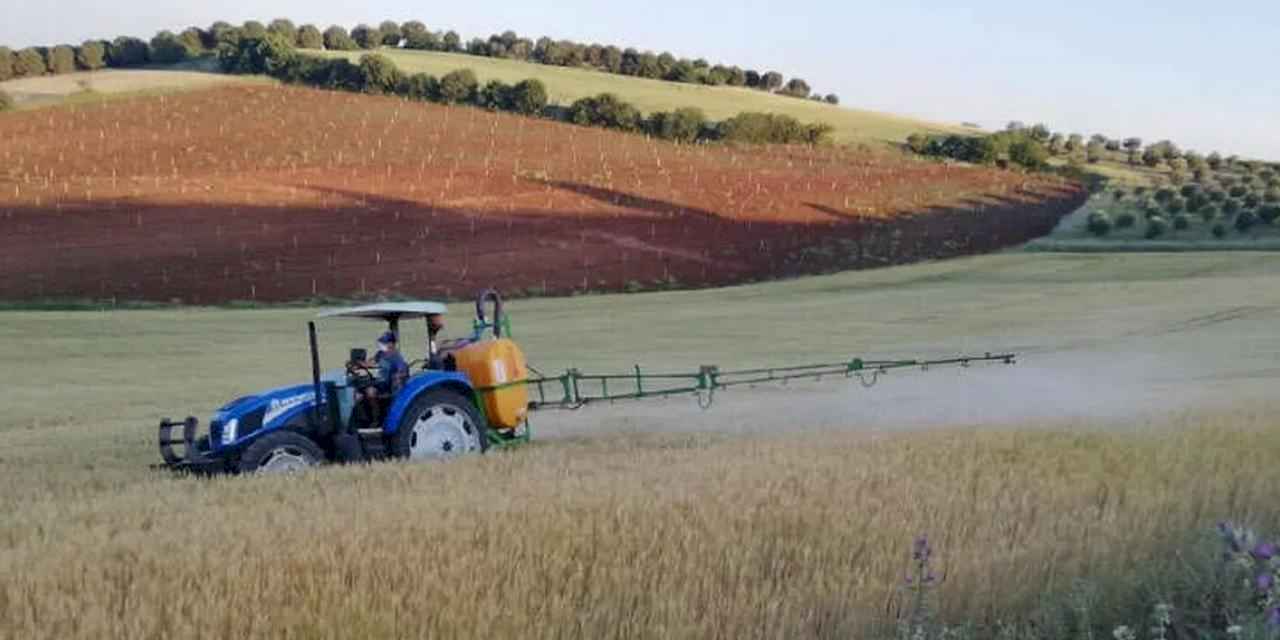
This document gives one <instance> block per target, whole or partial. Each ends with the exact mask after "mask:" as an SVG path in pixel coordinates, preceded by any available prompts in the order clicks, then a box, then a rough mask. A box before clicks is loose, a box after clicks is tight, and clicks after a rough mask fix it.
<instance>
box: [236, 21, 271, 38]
mask: <svg viewBox="0 0 1280 640" xmlns="http://www.w3.org/2000/svg"><path fill="white" fill-rule="evenodd" d="M240 36H241V37H243V38H255V39H261V38H265V37H267V25H265V24H262V23H261V22H258V21H257V20H246V21H245V23H244V24H243V25H240Z"/></svg>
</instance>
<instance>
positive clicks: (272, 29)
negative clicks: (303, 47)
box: [267, 18, 298, 42]
mask: <svg viewBox="0 0 1280 640" xmlns="http://www.w3.org/2000/svg"><path fill="white" fill-rule="evenodd" d="M267 33H274V34H276V35H278V36H280V37H282V38H284V39H285V40H287V41H289V42H297V41H298V27H297V26H295V25H294V24H293V21H292V20H289V19H287V18H276V19H275V20H272V21H271V24H268V25H267Z"/></svg>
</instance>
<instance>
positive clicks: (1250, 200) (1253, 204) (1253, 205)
mask: <svg viewBox="0 0 1280 640" xmlns="http://www.w3.org/2000/svg"><path fill="white" fill-rule="evenodd" d="M1260 204H1262V198H1261V197H1260V196H1258V194H1256V193H1248V194H1245V196H1244V208H1246V209H1257V208H1258V205H1260Z"/></svg>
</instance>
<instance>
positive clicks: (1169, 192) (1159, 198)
mask: <svg viewBox="0 0 1280 640" xmlns="http://www.w3.org/2000/svg"><path fill="white" fill-rule="evenodd" d="M1175 195H1177V192H1175V191H1174V190H1173V189H1170V188H1168V187H1164V188H1162V189H1159V190H1157V191H1156V195H1155V198H1156V202H1159V203H1160V204H1168V203H1169V201H1170V200H1172V199H1173V197H1174V196H1175Z"/></svg>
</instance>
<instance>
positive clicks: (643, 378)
mask: <svg viewBox="0 0 1280 640" xmlns="http://www.w3.org/2000/svg"><path fill="white" fill-rule="evenodd" d="M1015 357H1016V356H1015V355H1014V354H1012V353H1001V354H991V353H987V354H983V355H980V356H959V357H954V358H943V359H937V360H864V359H862V358H853V359H851V360H846V361H843V362H829V363H821V364H803V365H796V366H788V367H763V368H758V369H736V370H728V371H722V370H721V369H720V367H717V366H707V365H704V366H702V367H701V368H700V369H699V370H698V371H697V372H696V373H646V372H644V371H643V370H641V368H640V365H636V366H635V367H633V369H632V372H631V373H625V374H585V373H582V372H581V371H579V370H577V369H569V370H567V371H565V372H564V374H562V375H558V376H539V377H536V378H529V379H528V380H524V381H521V382H515V383H512V384H517V385H518V384H523V385H526V386H528V387H531V389H530V395H531V396H533V398H532V399H531V400H530V402H529V408H530V409H531V410H537V409H579V408H582V407H584V406H586V405H589V404H593V403H599V402H615V401H618V400H641V399H645V398H662V397H668V396H679V395H696V396H697V398H698V404H699V406H701V407H702V408H704V409H708V408H710V407H711V405H712V403H713V401H714V399H715V392H716V391H719V390H723V389H729V388H731V387H739V386H754V385H759V384H770V383H786V382H789V381H791V380H821V379H823V378H826V377H832V376H841V377H844V378H850V379H856V380H858V382H859V383H861V384H862V386H864V387H870V386H873V385H875V383H876V382H877V381H878V380H879V377H880V376H881V375H882V374H885V373H888V372H889V371H892V370H895V369H909V368H920V369H922V370H927V369H928V368H929V367H937V366H949V365H956V366H961V367H968V366H969V365H971V364H973V363H979V362H1003V363H1005V364H1014V362H1015V360H1014V359H1015ZM610 387H612V389H610Z"/></svg>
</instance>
